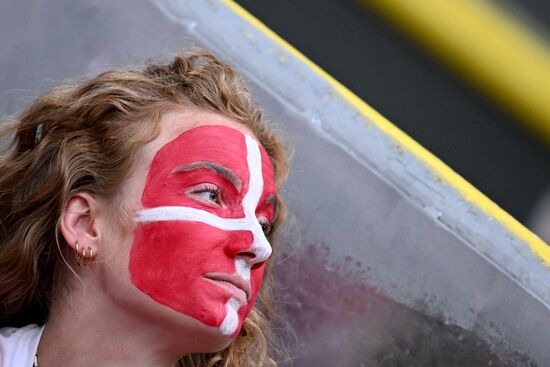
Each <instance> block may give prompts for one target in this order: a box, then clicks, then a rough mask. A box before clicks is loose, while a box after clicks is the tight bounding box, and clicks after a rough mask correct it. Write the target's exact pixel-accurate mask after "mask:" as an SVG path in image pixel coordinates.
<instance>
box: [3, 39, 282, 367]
mask: <svg viewBox="0 0 550 367" xmlns="http://www.w3.org/2000/svg"><path fill="white" fill-rule="evenodd" d="M181 106H184V107H185V106H194V107H198V108H201V109H204V110H208V111H213V112H217V113H221V114H223V115H224V116H227V117H229V118H231V119H234V120H236V121H238V122H240V123H242V124H244V125H246V126H247V127H248V128H250V129H251V130H252V132H253V133H254V134H255V136H256V137H257V138H258V140H259V142H260V143H261V144H262V146H263V147H264V149H265V150H266V151H267V153H268V154H269V156H270V157H271V161H272V164H273V168H274V171H275V177H276V182H277V185H278V186H280V184H281V183H282V182H283V181H284V179H285V177H286V174H287V169H288V160H287V157H286V154H285V149H284V147H283V145H282V144H281V142H280V140H279V139H278V137H277V136H276V135H275V134H274V132H273V130H272V129H271V128H270V127H269V126H268V125H267V124H266V123H265V121H264V120H263V118H262V113H261V111H260V110H259V108H258V107H257V106H256V105H255V103H254V102H253V101H252V98H251V95H250V93H249V91H248V89H247V87H246V86H245V83H244V82H243V80H242V79H241V78H240V77H239V76H238V75H237V74H236V72H235V71H234V69H233V68H232V67H231V66H229V65H228V64H226V63H224V62H222V61H220V60H219V59H218V58H217V57H215V56H214V55H213V54H211V53H209V52H208V51H205V50H196V51H192V52H187V53H182V54H178V55H176V56H175V58H174V59H173V60H172V61H171V62H170V63H154V64H149V65H147V66H145V67H140V68H133V69H129V68H128V69H118V70H113V71H108V72H105V73H102V74H100V75H98V76H96V77H93V78H91V79H88V80H85V81H80V82H71V83H67V84H65V85H63V86H60V87H57V88H55V89H53V90H51V91H49V92H47V93H45V94H43V95H42V96H40V97H39V98H37V99H36V100H35V101H34V102H33V103H32V104H31V105H30V106H29V107H28V108H27V110H26V111H24V113H23V114H22V115H21V116H20V118H19V119H17V121H12V122H10V123H8V125H7V126H6V127H5V128H4V130H3V132H2V134H1V135H0V137H2V138H4V139H10V140H11V142H10V144H9V145H8V146H7V147H5V148H4V152H3V153H2V155H1V156H0V172H2V174H1V175H0V326H22V325H26V324H30V323H38V324H43V323H44V322H45V321H46V320H47V318H48V314H49V308H50V304H51V301H52V297H53V294H54V292H55V291H56V289H57V287H58V285H59V284H60V281H61V278H62V277H64V276H67V273H68V272H67V266H66V265H65V263H64V261H63V258H64V256H65V255H67V254H66V253H65V252H66V251H67V250H66V249H67V248H68V246H62V244H63V242H62V241H63V238H62V237H63V236H59V235H58V234H59V229H58V221H59V218H60V216H61V213H62V210H63V208H64V207H65V205H66V203H67V200H68V199H69V198H70V197H71V195H72V194H74V193H75V192H79V191H85V192H89V193H92V194H94V195H97V196H99V197H102V198H106V199H113V198H115V197H116V195H117V194H118V193H119V189H120V188H121V184H122V182H123V181H124V179H125V178H126V177H127V175H128V173H129V171H130V170H131V168H132V165H133V164H134V161H135V158H136V156H137V154H138V152H139V150H140V148H141V147H143V145H144V144H146V143H147V142H149V141H151V140H153V139H154V138H155V137H156V136H157V135H158V133H159V126H160V125H159V122H160V119H161V117H162V116H163V114H164V113H166V112H168V111H170V110H173V109H175V108H178V107H179V108H181ZM113 202H114V203H116V200H114V201H113ZM112 209H113V210H115V211H116V210H117V209H118V210H121V209H120V208H117V205H116V204H113V208H112ZM283 217H284V204H283V203H282V202H281V201H280V200H279V203H278V205H277V210H276V216H275V220H274V229H275V228H276V227H277V225H278V224H279V223H280V222H281V220H282V218H283ZM274 233H275V231H273V232H272V234H271V235H270V237H272V236H273V234H274ZM270 240H272V238H270ZM60 242H61V245H60ZM269 268H270V266H269V264H268V266H267V269H266V280H265V283H264V286H263V287H262V290H261V291H260V294H259V296H258V302H257V304H256V305H255V306H254V308H253V309H252V311H251V312H250V315H249V316H248V318H247V319H246V321H245V322H244V325H243V328H242V330H241V332H240V334H239V335H238V337H237V338H236V339H235V341H234V342H233V343H232V344H231V345H230V346H229V347H228V348H226V349H225V350H223V351H221V352H218V353H203V354H196V355H190V356H187V357H185V358H183V359H182V360H181V361H180V365H181V366H263V365H276V363H275V361H274V359H273V358H272V356H271V352H270V348H268V346H269V345H270V343H271V341H272V338H273V337H272V333H271V332H269V330H270V328H269V327H268V324H269V322H268V320H269V317H270V313H271V299H272V291H271V286H270V279H269Z"/></svg>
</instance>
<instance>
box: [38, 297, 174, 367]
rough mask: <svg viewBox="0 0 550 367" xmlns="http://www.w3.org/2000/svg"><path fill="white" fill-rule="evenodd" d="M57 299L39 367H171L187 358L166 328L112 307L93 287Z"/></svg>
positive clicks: (119, 306)
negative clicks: (181, 358) (179, 358)
mask: <svg viewBox="0 0 550 367" xmlns="http://www.w3.org/2000/svg"><path fill="white" fill-rule="evenodd" d="M79 288H81V289H80V291H79V290H78V289H74V288H73V289H71V292H70V294H68V295H66V296H64V297H57V298H56V299H54V302H53V303H52V308H51V311H50V317H49V319H48V322H47V323H46V326H45V328H44V332H43V334H42V338H41V340H40V344H39V348H38V358H39V366H40V367H53V366H55V367H65V366H67V367H68V366H70V367H85V366H86V367H87V366H103V367H114V366H136V367H152V366H155V367H158V366H166V367H169V366H173V365H174V364H175V362H176V361H177V360H178V357H180V356H181V355H183V354H185V353H184V351H183V350H182V345H181V343H180V344H179V345H171V344H170V343H169V341H170V339H173V338H167V333H166V328H164V327H163V325H162V323H156V324H155V323H153V322H146V320H145V321H144V320H143V319H142V318H140V315H139V314H136V313H135V312H132V310H128V309H125V307H123V306H121V305H119V304H117V303H116V302H112V301H111V300H110V299H109V297H104V296H102V294H103V293H102V292H101V291H99V290H97V289H95V290H94V289H93V288H94V287H86V286H83V287H79Z"/></svg>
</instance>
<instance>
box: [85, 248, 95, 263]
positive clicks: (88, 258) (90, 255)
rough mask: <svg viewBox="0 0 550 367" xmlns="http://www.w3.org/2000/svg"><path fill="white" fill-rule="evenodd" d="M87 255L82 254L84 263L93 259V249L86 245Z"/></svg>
mask: <svg viewBox="0 0 550 367" xmlns="http://www.w3.org/2000/svg"><path fill="white" fill-rule="evenodd" d="M88 252H89V254H88V256H86V255H84V265H88V264H89V263H91V262H92V260H93V259H94V249H93V248H91V247H89V246H88Z"/></svg>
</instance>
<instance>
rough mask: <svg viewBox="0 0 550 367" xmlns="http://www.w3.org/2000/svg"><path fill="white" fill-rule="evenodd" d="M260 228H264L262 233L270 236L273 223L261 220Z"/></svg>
mask: <svg viewBox="0 0 550 367" xmlns="http://www.w3.org/2000/svg"><path fill="white" fill-rule="evenodd" d="M260 226H262V231H264V235H266V236H269V234H270V233H271V229H272V225H271V223H270V222H269V221H268V220H267V219H260Z"/></svg>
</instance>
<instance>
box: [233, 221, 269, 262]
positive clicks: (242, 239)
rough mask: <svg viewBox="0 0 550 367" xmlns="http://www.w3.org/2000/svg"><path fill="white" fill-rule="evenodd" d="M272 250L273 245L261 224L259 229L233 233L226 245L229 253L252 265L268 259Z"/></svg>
mask: <svg viewBox="0 0 550 367" xmlns="http://www.w3.org/2000/svg"><path fill="white" fill-rule="evenodd" d="M271 252H272V249H271V245H270V244H269V241H268V240H267V238H266V237H265V235H264V232H263V231H262V228H261V226H259V225H258V228H257V229H256V228H253V229H251V230H250V231H238V232H234V233H232V236H231V238H230V239H229V245H228V246H227V247H226V253H227V255H229V256H231V257H238V258H239V259H241V260H242V261H243V262H245V263H246V264H248V266H250V267H252V266H253V265H255V264H259V263H262V262H264V261H266V260H267V259H268V258H269V256H271Z"/></svg>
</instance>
